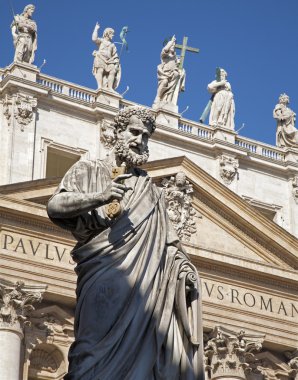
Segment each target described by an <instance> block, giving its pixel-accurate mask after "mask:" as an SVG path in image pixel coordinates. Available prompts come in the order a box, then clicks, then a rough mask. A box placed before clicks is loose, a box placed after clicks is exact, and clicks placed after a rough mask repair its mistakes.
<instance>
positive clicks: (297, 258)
mask: <svg viewBox="0 0 298 380" xmlns="http://www.w3.org/2000/svg"><path fill="white" fill-rule="evenodd" d="M145 169H146V170H148V172H149V173H150V175H151V176H152V177H153V178H155V181H156V182H160V180H161V178H164V177H169V176H173V175H175V174H176V173H178V172H179V171H183V172H184V173H185V174H186V176H187V179H188V180H189V181H190V182H191V183H192V185H193V189H194V193H193V206H194V207H195V209H196V210H197V212H198V214H199V216H200V217H199V218H197V222H196V223H197V236H196V237H195V238H192V239H191V241H190V244H188V245H189V247H190V249H191V246H192V245H195V246H197V247H198V248H199V249H198V250H197V251H198V255H201V256H204V253H206V255H205V256H206V257H207V256H208V257H211V256H212V257H214V258H215V257H218V258H219V260H220V257H221V260H222V258H223V257H224V258H226V260H227V262H229V258H233V257H235V258H237V259H239V260H243V262H247V263H253V262H256V263H258V262H259V263H264V264H266V265H272V266H275V267H279V268H288V269H290V270H291V269H297V268H298V239H297V238H296V237H294V236H293V235H291V234H290V233H288V232H287V231H286V230H284V229H283V228H281V227H280V226H278V225H277V224H276V223H275V222H273V221H272V220H270V219H268V218H267V217H266V216H264V215H262V214H261V213H260V212H259V211H257V210H256V209H255V208H254V207H252V206H251V205H250V204H248V202H246V201H245V200H244V199H242V198H241V197H240V196H238V195H237V194H235V193H234V192H233V191H231V190H230V189H229V188H228V187H227V186H225V185H224V184H222V183H220V182H219V181H217V180H216V179H215V178H213V177H212V176H211V175H209V174H208V173H207V172H205V171H204V170H203V169H201V168H200V167H198V166H197V165H196V164H195V163H193V162H192V161H191V160H189V159H188V158H187V157H177V158H171V159H164V160H158V161H153V162H149V163H147V164H146V165H145ZM191 251H192V252H194V251H195V250H191ZM208 252H209V254H208ZM223 264H224V263H223Z"/></svg>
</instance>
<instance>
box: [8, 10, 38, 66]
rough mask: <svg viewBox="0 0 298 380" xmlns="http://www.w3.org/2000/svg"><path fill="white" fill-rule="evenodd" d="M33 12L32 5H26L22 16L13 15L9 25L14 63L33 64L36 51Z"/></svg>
mask: <svg viewBox="0 0 298 380" xmlns="http://www.w3.org/2000/svg"><path fill="white" fill-rule="evenodd" d="M34 10H35V6H34V5H33V4H29V5H27V6H26V7H25V8H24V11H23V13H22V14H20V15H15V17H14V20H13V22H12V24H11V33H12V37H13V43H14V47H15V55H14V61H15V62H25V63H33V62H34V58H35V51H36V49H37V26H36V22H35V21H34V20H32V14H33V12H34Z"/></svg>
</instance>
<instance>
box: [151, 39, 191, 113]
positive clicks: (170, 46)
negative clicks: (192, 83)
mask: <svg viewBox="0 0 298 380" xmlns="http://www.w3.org/2000/svg"><path fill="white" fill-rule="evenodd" d="M175 46H176V38H175V36H173V37H172V39H171V40H170V41H169V42H168V43H167V44H166V45H165V46H164V48H163V49H162V51H161V55H160V58H161V64H159V65H158V66H157V78H158V88H157V95H156V98H155V100H154V106H156V107H158V106H162V105H164V104H173V105H177V101H178V95H179V92H181V91H184V85H185V70H184V68H181V67H180V60H179V58H178V57H177V55H176V51H175Z"/></svg>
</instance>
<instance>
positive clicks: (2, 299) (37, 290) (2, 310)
mask: <svg viewBox="0 0 298 380" xmlns="http://www.w3.org/2000/svg"><path fill="white" fill-rule="evenodd" d="M45 290H46V286H45V285H25V283H24V282H23V281H17V282H16V283H10V282H7V281H4V280H0V329H16V330H20V329H22V327H23V325H24V324H26V323H29V321H28V315H29V313H30V312H31V311H33V310H34V307H33V304H34V303H36V302H41V300H42V295H43V293H44V292H45Z"/></svg>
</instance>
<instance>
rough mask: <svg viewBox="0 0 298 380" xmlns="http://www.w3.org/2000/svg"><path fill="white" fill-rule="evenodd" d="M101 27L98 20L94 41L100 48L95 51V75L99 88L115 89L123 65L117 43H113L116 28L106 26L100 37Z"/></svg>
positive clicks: (93, 34)
mask: <svg viewBox="0 0 298 380" xmlns="http://www.w3.org/2000/svg"><path fill="white" fill-rule="evenodd" d="M99 28H100V25H99V23H98V22H97V23H96V25H95V28H94V30H93V33H92V41H93V42H94V43H95V44H96V45H97V47H98V50H95V51H94V52H93V56H94V63H93V75H94V76H95V79H96V81H97V86H98V89H106V90H108V91H114V90H116V88H117V87H118V85H119V82H120V78H121V66H120V60H119V56H118V53H117V48H116V45H115V44H114V43H113V37H114V34H115V31H114V29H112V28H106V29H105V30H104V32H103V36H102V37H101V38H100V37H98V30H99Z"/></svg>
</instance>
